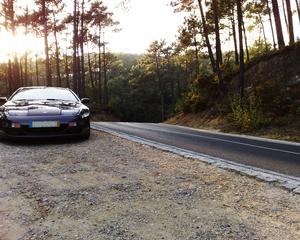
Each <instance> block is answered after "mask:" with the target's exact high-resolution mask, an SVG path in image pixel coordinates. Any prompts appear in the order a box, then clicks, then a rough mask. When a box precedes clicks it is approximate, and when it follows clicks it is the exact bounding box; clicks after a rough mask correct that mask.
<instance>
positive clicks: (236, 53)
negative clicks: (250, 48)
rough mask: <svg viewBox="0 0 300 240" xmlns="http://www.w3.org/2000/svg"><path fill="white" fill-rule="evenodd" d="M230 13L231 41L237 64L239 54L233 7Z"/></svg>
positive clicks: (236, 63)
mask: <svg viewBox="0 0 300 240" xmlns="http://www.w3.org/2000/svg"><path fill="white" fill-rule="evenodd" d="M231 14H232V17H231V25H232V35H233V42H234V56H235V65H238V64H239V54H238V47H237V39H236V31H235V21H234V9H232V13H231Z"/></svg>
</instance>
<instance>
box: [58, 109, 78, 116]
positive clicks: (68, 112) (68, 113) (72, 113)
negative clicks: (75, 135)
mask: <svg viewBox="0 0 300 240" xmlns="http://www.w3.org/2000/svg"><path fill="white" fill-rule="evenodd" d="M78 114H79V111H78V110H62V115H64V116H76V115H78Z"/></svg>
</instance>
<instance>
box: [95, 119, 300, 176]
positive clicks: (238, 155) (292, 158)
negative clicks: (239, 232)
mask: <svg viewBox="0 0 300 240" xmlns="http://www.w3.org/2000/svg"><path fill="white" fill-rule="evenodd" d="M92 124H97V125H100V126H101V127H104V128H109V129H111V130H114V131H118V132H122V133H126V134H130V135H134V136H138V137H142V138H145V139H148V140H151V141H155V142H159V143H164V144H168V145H171V146H175V147H180V148H184V149H187V150H192V151H195V152H198V153H202V154H207V155H210V156H214V157H218V158H222V159H224V160H230V161H233V162H238V163H242V164H246V165H249V166H254V167H258V168H262V169H266V170H270V171H274V172H278V173H283V174H287V175H291V176H295V177H300V144H298V143H289V142H283V141H274V140H267V139H261V138H252V137H247V136H240V135H232V134H222V133H217V132H212V131H203V130H197V129H191V128H186V127H180V126H174V125H166V124H152V123H120V122H118V123H109V122H93V123H92Z"/></svg>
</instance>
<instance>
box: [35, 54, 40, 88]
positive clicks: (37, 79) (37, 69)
mask: <svg viewBox="0 0 300 240" xmlns="http://www.w3.org/2000/svg"><path fill="white" fill-rule="evenodd" d="M35 73H36V85H37V86H39V65H38V55H37V53H36V54H35Z"/></svg>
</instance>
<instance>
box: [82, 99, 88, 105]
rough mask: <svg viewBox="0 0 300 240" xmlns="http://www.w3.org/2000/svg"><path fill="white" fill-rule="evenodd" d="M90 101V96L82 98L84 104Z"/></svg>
mask: <svg viewBox="0 0 300 240" xmlns="http://www.w3.org/2000/svg"><path fill="white" fill-rule="evenodd" d="M89 102H90V99H89V98H82V99H81V103H82V104H88V103H89Z"/></svg>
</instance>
